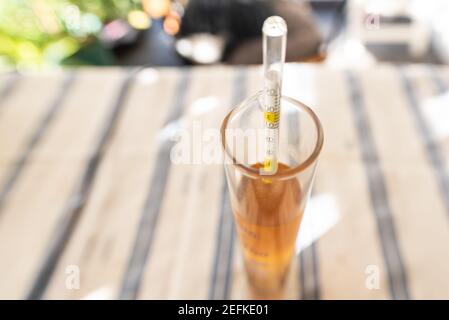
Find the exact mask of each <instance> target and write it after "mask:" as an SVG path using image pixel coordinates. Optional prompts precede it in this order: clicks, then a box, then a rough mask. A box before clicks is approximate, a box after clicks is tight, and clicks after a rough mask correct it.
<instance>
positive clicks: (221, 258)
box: [209, 67, 247, 300]
mask: <svg viewBox="0 0 449 320" xmlns="http://www.w3.org/2000/svg"><path fill="white" fill-rule="evenodd" d="M246 79H247V69H246V68H243V67H242V68H240V69H238V70H237V71H236V75H235V78H234V84H233V86H234V88H233V97H232V101H231V107H234V106H236V105H237V104H238V103H240V102H242V101H243V100H244V99H245V98H246V95H247V86H246V81H247V80H246ZM230 201H231V200H230V199H229V191H228V187H227V182H226V176H225V175H224V176H223V187H222V198H221V207H220V220H219V224H218V226H217V227H218V229H217V238H216V246H215V255H214V263H213V270H212V277H211V286H210V290H209V299H220V300H221V299H228V298H229V294H230V290H231V281H232V262H233V256H234V242H235V225H234V218H233V215H232V208H231V203H230Z"/></svg>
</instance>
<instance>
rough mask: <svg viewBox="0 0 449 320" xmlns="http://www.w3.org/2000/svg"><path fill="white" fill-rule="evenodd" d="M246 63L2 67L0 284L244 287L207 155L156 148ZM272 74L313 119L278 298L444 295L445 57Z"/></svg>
mask: <svg viewBox="0 0 449 320" xmlns="http://www.w3.org/2000/svg"><path fill="white" fill-rule="evenodd" d="M260 72H261V70H260V68H243V67H242V68H235V67H224V66H218V67H209V68H208V67H201V68H186V69H145V70H143V71H140V72H134V70H132V69H115V68H109V69H95V68H92V69H90V68H86V69H78V70H71V71H55V72H49V73H45V74H28V75H19V74H15V73H8V74H2V75H1V76H0V161H1V165H0V298H42V299H56V298H62V299H84V298H85V299H89V298H96V299H111V298H124V299H134V298H137V299H153V298H159V299H172V298H181V299H183V298H186V299H235V298H245V297H246V293H247V289H246V282H245V277H244V271H243V265H242V259H241V253H240V249H239V245H238V240H237V239H236V234H235V231H234V225H233V220H232V215H231V209H230V203H229V198H228V192H227V188H226V181H225V179H224V173H223V168H222V166H221V165H215V164H214V165H198V164H182V165H181V164H172V163H171V162H170V151H171V149H172V147H173V146H174V144H175V142H174V141H173V139H171V138H172V136H173V134H174V133H176V132H179V130H181V129H187V130H190V129H192V123H193V121H194V120H199V121H201V123H202V126H203V129H205V128H218V127H219V125H220V123H221V120H222V119H223V117H224V115H225V114H226V113H227V112H228V110H229V108H230V107H231V106H233V105H235V104H236V103H237V102H239V101H241V100H242V99H243V98H244V97H247V96H249V95H251V94H253V93H255V92H256V91H257V90H258V88H260ZM285 73H286V74H285V77H286V78H285V81H284V83H285V88H284V89H285V94H286V95H289V96H292V97H294V98H297V99H299V100H301V101H303V102H305V103H306V104H308V105H310V106H312V107H313V109H314V110H315V111H316V113H317V114H318V116H319V117H320V119H321V121H322V124H323V127H324V132H325V146H324V149H323V152H322V155H321V158H320V163H319V167H318V174H317V178H316V182H315V186H314V190H313V194H312V197H311V200H310V202H309V205H308V209H307V212H306V216H305V218H304V221H303V224H302V226H301V230H300V237H299V238H298V255H297V256H296V257H295V259H294V261H293V268H292V271H291V274H290V276H289V280H288V283H287V289H288V290H287V296H286V297H287V298H289V299H298V298H303V299H334V298H342V299H346V298H355V299H391V298H393V299H408V298H411V299H418V298H425V299H427V298H437V299H439V298H445V299H449V246H448V244H449V221H448V219H449V120H448V119H449V91H448V85H449V69H448V68H445V67H435V66H429V65H409V66H405V67H395V66H391V65H379V66H376V67H375V68H372V69H366V70H334V69H330V68H329V67H326V66H309V65H300V64H292V65H288V66H287V68H286V71H285ZM72 267H76V268H79V271H80V287H79V289H73V288H70V287H67V279H68V277H69V276H70V270H72V269H71V268H72ZM376 272H378V274H379V286H378V287H374V288H373V287H371V286H369V284H370V283H371V284H372V283H373V282H370V281H372V280H373V278H372V277H370V276H372V275H374V274H375V273H376ZM374 283H375V282H374ZM367 284H368V285H367Z"/></svg>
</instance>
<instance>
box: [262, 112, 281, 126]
mask: <svg viewBox="0 0 449 320" xmlns="http://www.w3.org/2000/svg"><path fill="white" fill-rule="evenodd" d="M263 117H264V119H265V121H266V122H268V123H277V122H279V112H270V111H266V112H264V115H263Z"/></svg>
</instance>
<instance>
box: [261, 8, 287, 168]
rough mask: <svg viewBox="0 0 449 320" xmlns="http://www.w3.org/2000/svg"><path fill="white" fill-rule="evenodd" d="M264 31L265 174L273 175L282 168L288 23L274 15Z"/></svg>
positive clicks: (265, 24) (266, 21)
mask: <svg viewBox="0 0 449 320" xmlns="http://www.w3.org/2000/svg"><path fill="white" fill-rule="evenodd" d="M262 32H263V65H264V93H263V107H264V123H265V136H264V139H265V143H264V162H263V167H262V174H266V175H272V174H275V173H276V172H277V169H278V153H279V118H280V107H281V91H282V68H283V66H284V62H285V50H286V40H287V24H286V23H285V21H284V19H282V18H281V17H279V16H271V17H269V18H267V19H266V20H265V22H264V24H263V27H262Z"/></svg>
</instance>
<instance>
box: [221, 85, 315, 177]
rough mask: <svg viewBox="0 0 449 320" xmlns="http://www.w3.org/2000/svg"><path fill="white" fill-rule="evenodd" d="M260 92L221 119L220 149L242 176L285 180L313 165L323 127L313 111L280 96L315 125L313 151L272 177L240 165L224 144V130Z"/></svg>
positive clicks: (289, 98)
mask: <svg viewBox="0 0 449 320" xmlns="http://www.w3.org/2000/svg"><path fill="white" fill-rule="evenodd" d="M262 93H263V92H262V91H259V92H257V93H256V94H255V95H253V96H251V97H249V98H247V99H245V100H244V101H243V102H241V103H239V104H238V105H237V106H235V107H234V108H232V109H231V110H230V111H229V112H228V114H227V115H226V116H225V118H224V119H223V122H222V124H221V128H220V133H221V147H222V149H223V151H224V153H225V156H228V157H229V158H230V159H231V160H232V165H235V166H236V167H237V168H238V169H240V170H241V171H243V173H244V174H246V175H249V176H250V177H252V178H256V179H264V178H265V179H267V178H270V179H285V178H288V177H292V176H294V175H296V174H298V173H299V172H302V171H304V170H305V169H307V168H308V167H309V166H310V165H311V164H313V163H314V162H315V161H316V160H317V158H318V156H319V155H320V152H321V149H322V148H323V142H324V134H323V127H322V125H321V122H320V119H319V118H318V116H317V115H316V114H315V112H313V110H312V109H311V108H310V107H309V106H307V105H306V104H304V103H302V102H300V101H298V100H296V99H293V98H291V97H288V96H284V95H283V96H282V97H281V99H282V100H287V101H288V102H290V103H292V104H293V105H294V106H295V107H297V108H299V109H301V110H303V111H305V112H306V113H307V114H308V115H309V116H310V117H311V118H312V120H313V123H314V124H315V129H316V133H317V139H316V143H315V148H314V149H313V151H312V153H311V154H310V155H309V156H308V157H307V158H306V159H305V160H304V161H302V162H301V163H299V164H298V165H296V166H294V167H291V168H289V169H288V170H285V171H282V172H280V171H278V172H276V173H275V174H272V175H266V174H261V173H260V170H258V169H254V168H252V167H249V166H247V165H245V164H243V163H240V162H238V161H237V159H236V158H235V157H234V155H232V153H231V152H230V150H229V148H228V146H227V144H226V128H227V126H228V123H229V120H230V118H231V116H232V115H233V114H234V113H235V112H236V111H238V110H240V109H241V108H243V106H245V105H247V104H248V103H249V102H251V101H252V100H255V99H258V98H259V97H260V95H261V94H262Z"/></svg>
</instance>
